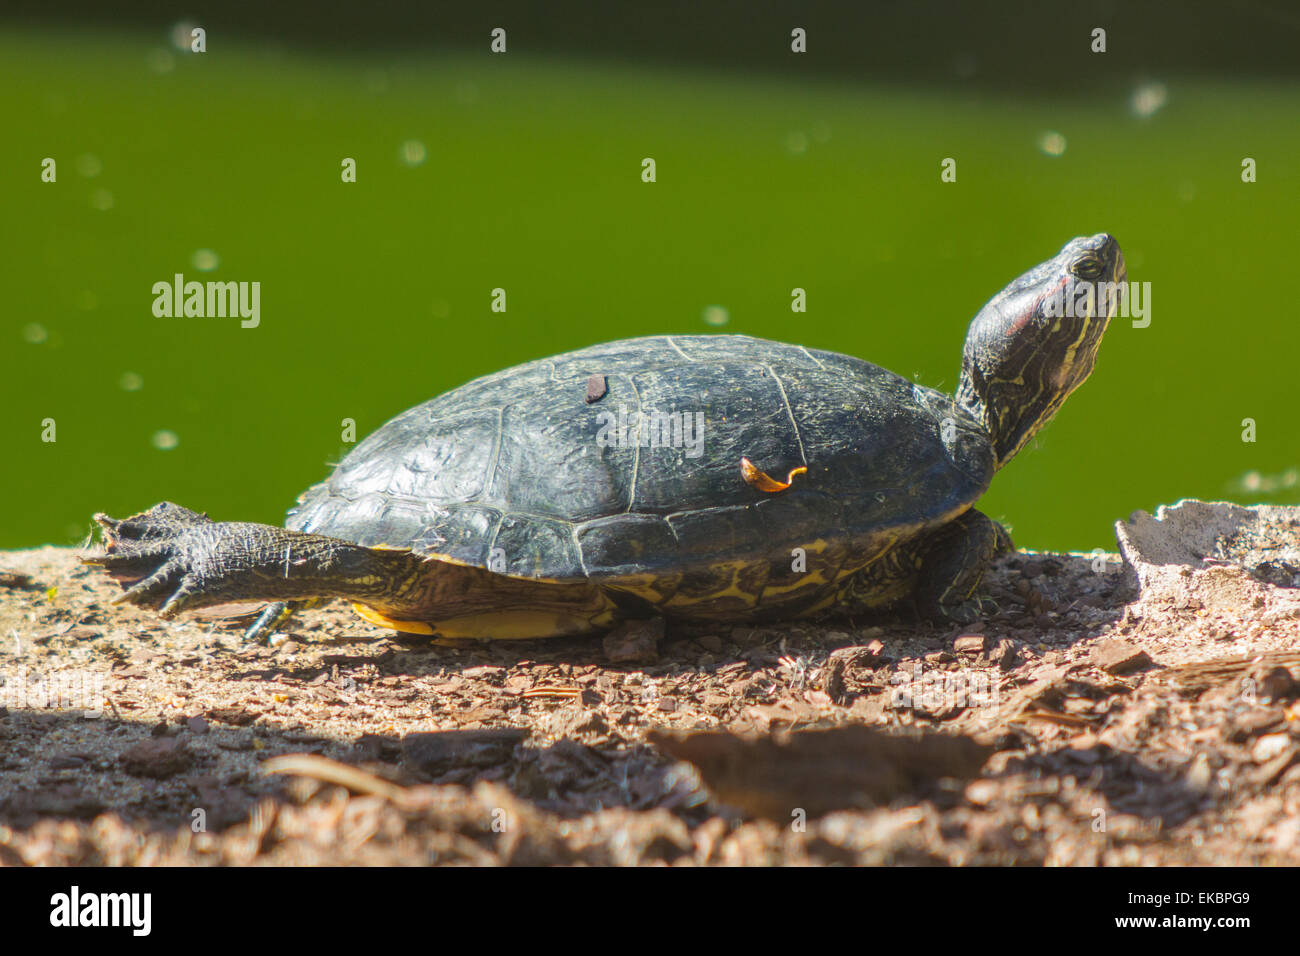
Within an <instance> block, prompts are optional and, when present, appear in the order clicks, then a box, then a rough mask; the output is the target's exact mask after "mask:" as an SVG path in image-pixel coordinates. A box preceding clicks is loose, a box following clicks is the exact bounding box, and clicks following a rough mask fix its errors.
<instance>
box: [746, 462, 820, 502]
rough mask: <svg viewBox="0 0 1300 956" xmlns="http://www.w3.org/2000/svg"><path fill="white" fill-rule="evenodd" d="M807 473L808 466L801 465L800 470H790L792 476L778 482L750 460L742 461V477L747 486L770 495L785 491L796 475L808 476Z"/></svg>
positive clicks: (789, 475)
mask: <svg viewBox="0 0 1300 956" xmlns="http://www.w3.org/2000/svg"><path fill="white" fill-rule="evenodd" d="M807 472H808V468H807V466H806V465H800V466H799V467H798V468H791V469H790V474H788V475H786V478H785V481H777V480H776V479H775V478H773V477H772V476H771V475H769V474H768V473H767V472H765V471H763V470H762V469H760V468H759V467H758V466H757V465H755V464H754V463H753V462H752V461H750V460H749V459H748V458H741V459H740V476H741V477H742V478H744V479H745V484H747V485H750V486H752V487H754V488H757V489H758V490H759V491H765V492H767V493H768V494H776V493H777V492H778V491H785V490H786V489H787V488H789V487H790V484H791V483H792V482H793V481H794V476H795V475H803V474H807Z"/></svg>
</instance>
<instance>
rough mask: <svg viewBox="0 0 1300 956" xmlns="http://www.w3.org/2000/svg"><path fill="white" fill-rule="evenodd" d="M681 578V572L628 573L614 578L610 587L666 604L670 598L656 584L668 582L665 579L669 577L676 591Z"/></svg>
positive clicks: (610, 582) (651, 601)
mask: <svg viewBox="0 0 1300 956" xmlns="http://www.w3.org/2000/svg"><path fill="white" fill-rule="evenodd" d="M680 578H681V575H680V574H654V573H651V572H643V573H641V574H628V575H625V576H623V577H619V578H614V579H612V580H610V581H609V582H608V583H609V586H610V587H614V588H618V590H620V591H626V592H627V593H628V594H635V595H636V596H637V597H639V598H645V599H646V600H647V601H649V602H650V603H651V604H665V603H667V602H668V600H669V599H668V598H667V597H665V596H664V592H663V591H662V590H660V589H659V588H657V587H656V585H658V584H663V583H666V582H665V579H668V582H670V583H671V584H673V585H674V591H675V590H676V584H677V583H678V581H679V580H680Z"/></svg>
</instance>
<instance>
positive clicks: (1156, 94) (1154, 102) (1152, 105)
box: [1128, 83, 1169, 119]
mask: <svg viewBox="0 0 1300 956" xmlns="http://www.w3.org/2000/svg"><path fill="white" fill-rule="evenodd" d="M1168 99H1169V90H1168V89H1167V88H1166V87H1165V85H1164V84H1163V83H1143V84H1142V85H1141V86H1139V87H1138V88H1137V89H1135V90H1134V91H1133V93H1132V95H1131V96H1130V97H1129V101H1128V108H1129V110H1130V112H1132V114H1133V115H1134V116H1136V117H1138V118H1139V119H1147V118H1148V117H1150V116H1154V115H1155V113H1156V112H1157V111H1158V110H1159V109H1160V108H1161V107H1163V106H1164V105H1165V102H1166V101H1167V100H1168Z"/></svg>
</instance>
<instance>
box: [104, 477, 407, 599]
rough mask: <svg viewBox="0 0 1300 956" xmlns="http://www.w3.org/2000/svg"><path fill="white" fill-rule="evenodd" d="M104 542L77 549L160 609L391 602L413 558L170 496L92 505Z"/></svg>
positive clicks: (127, 595)
mask: <svg viewBox="0 0 1300 956" xmlns="http://www.w3.org/2000/svg"><path fill="white" fill-rule="evenodd" d="M95 521H96V522H98V524H99V526H100V528H102V529H103V535H104V544H105V547H104V550H103V551H101V552H94V553H91V554H87V555H85V556H83V557H82V561H83V562H84V563H85V564H92V565H97V566H99V567H102V568H104V570H105V571H107V572H108V574H109V575H110V576H111V577H113V578H114V579H115V580H117V581H118V582H119V583H120V584H121V585H122V586H123V588H124V589H125V590H124V591H123V593H122V594H121V595H119V596H118V598H117V599H116V602H115V603H121V602H123V601H127V602H130V603H132V604H139V605H141V606H143V607H149V608H154V609H155V610H157V611H158V612H159V613H160V614H161V615H162V616H163V617H167V618H170V617H175V616H176V614H178V613H179V612H180V611H182V610H193V609H197V608H201V607H210V606H212V605H216V604H229V603H233V602H239V601H299V600H302V599H307V598H324V597H341V598H349V599H352V600H354V601H360V602H364V603H367V604H374V605H376V606H393V607H396V606H400V604H401V588H402V584H403V583H404V582H409V581H410V580H412V579H413V577H414V576H415V574H416V571H417V569H418V566H419V564H420V559H419V558H418V557H415V556H413V555H412V554H410V552H408V551H389V550H385V549H377V548H363V547H361V546H359V545H355V544H352V543H350V542H347V541H341V540H339V539H337V538H327V537H325V536H323V535H317V534H305V533H303V532H300V531H290V530H288V529H287V528H276V527H272V526H271V525H264V524H253V523H249V522H236V521H213V520H212V519H210V518H209V517H208V516H207V515H205V514H199V513H197V512H194V511H190V510H189V509H188V508H182V507H181V506H180V505H176V504H172V503H171V502H167V501H165V502H163V503H162V504H159V505H155V506H154V507H153V508H150V509H149V510H148V511H145V512H142V513H141V514H138V515H133V516H131V517H130V518H125V519H123V520H121V521H117V520H114V519H113V518H109V517H108V516H107V515H103V514H97V515H95Z"/></svg>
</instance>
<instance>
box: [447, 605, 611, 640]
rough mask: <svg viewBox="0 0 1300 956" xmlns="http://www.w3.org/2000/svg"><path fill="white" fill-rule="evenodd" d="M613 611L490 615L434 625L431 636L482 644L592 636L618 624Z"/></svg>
mask: <svg viewBox="0 0 1300 956" xmlns="http://www.w3.org/2000/svg"><path fill="white" fill-rule="evenodd" d="M616 621H617V615H616V614H615V613H614V612H613V611H612V610H606V611H601V612H598V613H596V614H592V615H590V616H583V615H581V614H566V613H564V612H563V611H541V610H525V611H487V612H484V613H482V614H465V615H461V616H460V617H452V618H447V619H445V620H441V621H435V622H434V623H433V627H432V628H431V629H430V631H429V633H434V634H437V635H438V636H439V637H450V638H465V637H471V638H478V639H479V640H497V641H512V640H529V639H532V638H539V637H565V636H570V635H576V634H589V633H591V632H592V631H598V630H601V629H602V628H606V627H609V626H611V625H612V624H614V623H616Z"/></svg>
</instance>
